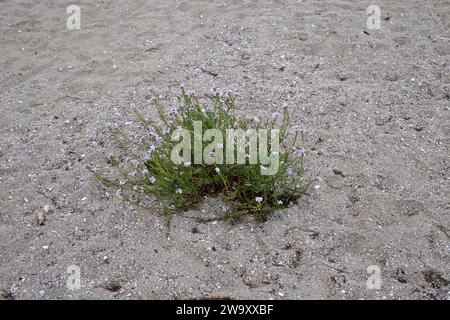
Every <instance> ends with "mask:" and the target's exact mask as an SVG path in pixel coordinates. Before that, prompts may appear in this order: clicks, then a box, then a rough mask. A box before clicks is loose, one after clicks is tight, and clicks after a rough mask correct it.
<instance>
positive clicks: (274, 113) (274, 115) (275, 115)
mask: <svg viewBox="0 0 450 320" xmlns="http://www.w3.org/2000/svg"><path fill="white" fill-rule="evenodd" d="M279 115H280V114H279V113H278V112H272V119H276V118H278V116H279Z"/></svg>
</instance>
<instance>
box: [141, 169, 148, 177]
mask: <svg viewBox="0 0 450 320" xmlns="http://www.w3.org/2000/svg"><path fill="white" fill-rule="evenodd" d="M147 173H148V169H147V168H144V170H142V175H144V176H145V175H146V174H147Z"/></svg>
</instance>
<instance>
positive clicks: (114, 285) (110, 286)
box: [103, 280, 122, 292]
mask: <svg viewBox="0 0 450 320" xmlns="http://www.w3.org/2000/svg"><path fill="white" fill-rule="evenodd" d="M103 288H104V289H106V290H108V291H111V292H117V291H119V290H120V289H122V285H121V284H120V283H119V282H118V281H116V280H112V281H109V282H107V283H105V284H104V285H103Z"/></svg>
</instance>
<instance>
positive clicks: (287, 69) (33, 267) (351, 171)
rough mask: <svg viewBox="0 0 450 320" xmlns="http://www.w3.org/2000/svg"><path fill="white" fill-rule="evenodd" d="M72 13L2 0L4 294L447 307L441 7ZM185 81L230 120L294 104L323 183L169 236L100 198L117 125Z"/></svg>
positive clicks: (151, 7) (449, 79) (447, 55)
mask: <svg viewBox="0 0 450 320" xmlns="http://www.w3.org/2000/svg"><path fill="white" fill-rule="evenodd" d="M74 2H77V1H70V2H67V1H56V0H52V1H51V0H42V1H31V0H27V1H24V0H17V1H10V0H1V1H0V64H1V70H0V77H1V85H0V109H1V117H0V183H1V184H0V291H1V297H2V298H5V299H7V298H16V299H28V298H30V299H64V298H69V299H70V298H73V299H110V298H115V299H161V298H168V299H185V298H200V297H230V298H254V299H300V298H305V299H310V298H320V299H360V298H366V299H369V298H375V299H407V298H412V299H449V297H450V285H449V281H450V260H449V253H450V223H449V194H450V190H449V183H450V175H449V148H448V146H449V106H450V31H449V30H450V2H449V1H446V0H434V1H425V0H424V1H419V0H402V1H400V0H397V1H394V0H392V1H388V0H373V1H371V2H368V1H350V0H348V1H338V0H328V1H318V0H317V1H312V0H311V1H308V0H303V1H297V0H296V1H291V0H288V1H281V0H273V1H262V0H261V1H260V0H252V1H241V0H233V1H195V0H193V1H167V0H152V1H150V0H149V1H143V0H137V1H119V0H117V1H112V0H105V1H91V0H89V1H88V0H83V1H78V3H74ZM70 4H78V5H79V6H80V7H81V29H80V30H68V29H67V27H66V19H67V17H68V15H67V14H66V8H67V6H68V5H70ZM370 4H376V5H379V6H380V7H381V14H382V19H381V29H380V30H367V27H366V19H367V16H366V9H367V7H368V6H369V5H370ZM182 84H184V86H185V87H186V88H187V89H190V90H195V92H196V94H197V95H199V96H202V97H208V96H209V95H211V92H212V90H214V88H216V89H217V90H219V91H227V90H231V91H233V92H238V93H239V96H238V99H237V107H238V109H239V114H240V116H242V117H248V116H254V115H260V116H262V117H266V116H267V115H268V114H270V113H271V112H273V111H277V110H279V109H280V108H281V107H282V105H283V103H287V104H288V105H289V107H290V108H291V110H293V114H294V120H295V122H296V124H299V125H303V126H304V127H305V128H306V129H307V136H308V141H307V145H306V146H305V148H306V150H307V168H308V174H310V175H312V176H316V175H319V176H321V177H322V181H321V182H320V189H318V190H312V191H311V195H310V196H308V197H305V198H303V199H301V201H299V202H298V204H295V205H293V206H292V207H290V208H289V209H285V210H281V211H278V212H276V213H275V214H274V215H272V216H271V217H270V219H269V220H268V221H267V222H266V223H263V224H260V225H258V224H255V223H254V222H252V221H251V220H250V221H247V220H246V221H244V222H242V223H240V224H237V225H231V224H229V223H227V222H224V221H215V222H207V223H199V222H198V221H196V220H195V219H193V218H192V217H191V216H188V217H181V216H178V217H175V218H174V219H173V221H172V224H171V226H170V228H167V227H166V226H165V224H164V218H163V217H160V216H158V215H155V213H154V212H150V211H147V210H144V209H140V208H135V207H132V206H131V205H129V204H127V203H126V202H123V201H122V200H121V199H120V198H118V197H116V196H115V194H114V192H113V191H111V190H106V189H105V188H104V187H102V186H101V185H99V184H98V183H97V182H96V180H95V179H94V178H93V176H92V174H91V173H90V171H89V169H90V168H97V169H98V170H100V171H107V170H108V167H109V166H108V164H107V163H106V159H107V156H108V155H109V154H111V153H117V152H118V148H117V146H116V145H115V144H114V141H113V140H112V139H111V131H110V128H111V127H115V126H118V127H122V128H124V129H126V128H127V127H129V126H130V121H133V120H134V117H133V114H132V110H133V109H135V108H140V109H142V110H145V112H146V113H148V114H150V115H152V114H154V109H153V106H152V104H151V101H152V100H153V99H154V98H155V97H159V99H160V100H161V101H162V104H163V105H164V106H165V107H167V108H170V107H171V105H172V104H173V101H174V100H173V99H174V97H176V96H177V95H178V94H179V93H180V89H179V88H180V85H182ZM46 205H48V206H49V208H47V209H49V211H48V213H47V214H46V222H45V224H43V225H38V224H37V223H36V214H37V212H39V210H42V208H43V207H44V206H46ZM189 214H191V215H197V216H198V215H202V216H205V217H211V216H213V215H217V210H215V209H214V207H212V206H209V205H208V204H205V206H204V208H203V209H202V210H200V211H199V212H191V213H189ZM187 215H188V214H187ZM70 265H77V266H79V267H80V271H81V281H82V288H81V289H80V290H68V288H67V287H66V280H67V277H68V274H67V267H68V266H70ZM371 265H377V266H379V267H380V268H381V280H382V282H381V288H380V289H368V288H367V286H366V283H367V279H368V278H369V276H370V275H369V274H368V273H367V267H369V266H371Z"/></svg>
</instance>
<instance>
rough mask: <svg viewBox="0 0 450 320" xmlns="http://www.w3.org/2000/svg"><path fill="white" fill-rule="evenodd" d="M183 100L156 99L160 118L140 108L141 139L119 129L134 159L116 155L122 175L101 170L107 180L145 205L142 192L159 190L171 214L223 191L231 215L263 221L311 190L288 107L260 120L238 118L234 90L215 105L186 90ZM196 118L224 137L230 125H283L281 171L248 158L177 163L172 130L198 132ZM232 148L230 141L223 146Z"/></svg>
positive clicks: (298, 133) (269, 127)
mask: <svg viewBox="0 0 450 320" xmlns="http://www.w3.org/2000/svg"><path fill="white" fill-rule="evenodd" d="M179 102H180V107H179V108H177V109H172V110H171V111H170V112H165V111H164V110H163V108H162V107H161V106H160V105H159V103H156V108H157V111H158V116H159V117H158V118H159V119H149V118H146V117H144V116H142V115H141V114H137V119H138V123H139V124H140V126H141V128H143V132H144V135H142V136H141V137H140V139H137V140H136V139H134V141H133V139H130V138H129V137H127V136H126V135H124V134H123V133H118V137H119V142H120V143H121V146H122V147H123V150H124V151H125V156H126V157H127V158H131V161H128V163H129V164H130V166H128V167H127V168H126V169H125V168H123V167H121V166H118V165H117V163H116V161H117V160H115V161H113V160H111V161H110V163H111V164H112V165H114V164H115V165H116V166H115V167H116V168H119V170H118V171H119V173H121V179H119V180H120V181H119V182H114V181H113V180H111V179H106V178H104V177H100V176H99V178H100V180H101V181H102V182H103V183H104V184H105V185H107V186H115V187H117V188H118V189H120V190H119V193H120V194H121V195H123V196H124V197H125V198H126V199H127V200H129V201H132V202H133V203H135V204H139V205H143V202H142V200H139V196H136V194H138V195H139V194H140V195H153V196H154V197H156V199H157V201H158V203H159V204H160V208H161V209H162V211H163V212H164V213H165V214H167V215H168V216H171V214H173V213H176V212H179V211H185V210H188V209H192V208H196V207H197V206H198V205H199V204H200V203H201V201H202V199H203V198H204V196H207V195H217V196H222V197H223V198H224V200H225V201H226V202H227V203H228V204H229V210H228V211H227V212H225V218H229V219H230V220H238V219H239V218H240V217H241V216H242V215H244V214H251V215H253V216H254V217H255V218H256V219H257V220H258V221H263V220H265V219H266V218H267V215H268V214H269V213H271V212H273V211H275V210H277V209H280V208H284V207H287V206H289V205H290V204H291V203H292V202H293V201H295V200H297V199H298V198H300V197H301V196H302V195H304V194H306V192H307V190H308V188H309V187H310V185H311V183H312V182H313V181H314V180H312V179H304V178H303V175H304V151H303V149H302V148H301V147H300V146H298V143H299V142H300V143H301V142H303V132H302V131H301V130H294V128H292V126H291V122H290V117H289V113H288V111H287V109H286V108H285V109H284V110H283V113H282V114H277V113H274V114H272V117H271V119H269V120H267V121H260V122H254V121H250V120H238V119H237V117H236V115H235V99H234V97H232V96H226V97H221V96H220V95H216V97H215V99H214V101H213V105H214V106H213V108H211V109H205V108H204V107H203V106H202V105H201V104H200V102H199V101H198V99H196V98H195V97H191V96H190V95H188V94H187V93H186V92H185V91H183V92H182V95H181V97H180V98H179ZM194 121H200V122H201V123H202V132H205V130H207V129H219V130H220V131H221V132H222V134H223V137H225V136H226V130H227V129H243V130H244V131H246V130H247V129H255V130H259V129H267V130H268V132H271V130H275V129H277V130H279V137H280V152H279V168H278V171H277V172H276V173H275V174H273V175H262V174H261V170H264V167H263V168H262V166H261V165H260V164H249V163H248V162H246V163H245V164H227V163H226V162H225V161H223V162H224V164H216V163H213V164H206V163H204V162H203V163H202V164H194V163H191V162H184V163H181V164H179V165H176V164H174V162H173V161H172V160H171V152H172V150H173V148H174V146H175V145H177V144H178V143H179V142H178V141H172V133H173V132H174V131H175V130H177V129H179V128H183V129H186V130H188V131H189V132H190V133H191V137H194ZM192 139H193V138H192ZM224 140H225V139H224ZM192 143H193V141H192ZM234 147H236V145H235V146H234ZM269 147H270V146H269ZM226 148H227V145H226V142H224V145H223V149H224V150H225V149H226ZM193 149H194V148H192V151H191V152H192V155H191V158H192V159H194V150H193ZM269 152H270V151H269Z"/></svg>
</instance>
